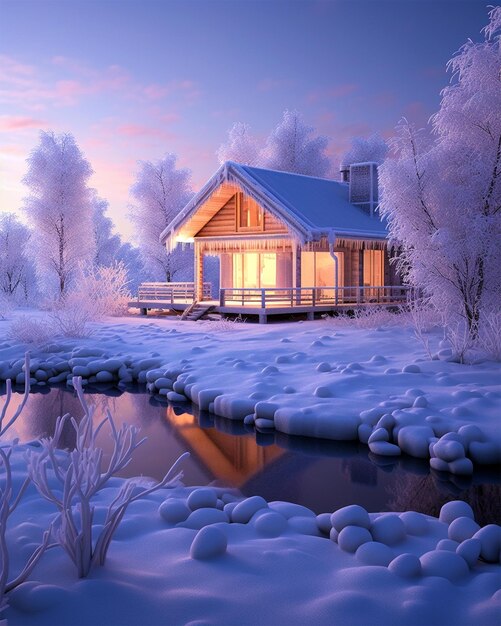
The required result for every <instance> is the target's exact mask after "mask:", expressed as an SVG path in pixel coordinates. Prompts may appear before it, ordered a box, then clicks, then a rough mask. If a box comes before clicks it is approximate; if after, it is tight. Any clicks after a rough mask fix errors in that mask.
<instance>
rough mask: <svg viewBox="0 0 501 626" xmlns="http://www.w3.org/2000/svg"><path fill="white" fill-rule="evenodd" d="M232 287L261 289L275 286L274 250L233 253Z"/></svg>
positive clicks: (275, 264) (275, 260)
mask: <svg viewBox="0 0 501 626" xmlns="http://www.w3.org/2000/svg"><path fill="white" fill-rule="evenodd" d="M232 257H233V287H234V288H235V289H262V288H268V287H276V286H277V255H276V254H275V253H274V252H266V253H259V252H246V253H237V254H233V255H232Z"/></svg>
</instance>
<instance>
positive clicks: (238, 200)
mask: <svg viewBox="0 0 501 626" xmlns="http://www.w3.org/2000/svg"><path fill="white" fill-rule="evenodd" d="M249 199H250V200H252V198H249ZM243 200H244V194H243V193H242V192H241V191H239V192H238V193H237V194H236V224H235V226H236V228H235V231H236V232H242V233H249V232H254V233H262V232H264V211H263V209H262V208H261V207H260V206H259V204H258V203H257V202H256V205H257V207H258V210H259V211H260V213H261V223H260V224H259V225H257V226H241V225H240V223H241V216H242V207H243ZM252 201H253V202H255V200H252Z"/></svg>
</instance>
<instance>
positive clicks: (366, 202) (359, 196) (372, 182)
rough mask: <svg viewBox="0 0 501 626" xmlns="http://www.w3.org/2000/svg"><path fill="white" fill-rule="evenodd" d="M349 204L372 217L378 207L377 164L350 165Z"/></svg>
mask: <svg viewBox="0 0 501 626" xmlns="http://www.w3.org/2000/svg"><path fill="white" fill-rule="evenodd" d="M349 180H350V202H351V203H352V204H356V205H357V206H359V207H361V208H362V209H364V211H366V212H367V213H368V214H369V215H373V214H374V211H375V210H376V207H377V205H378V202H379V199H378V182H377V163H353V164H352V165H350V178H349Z"/></svg>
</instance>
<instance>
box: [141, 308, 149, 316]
mask: <svg viewBox="0 0 501 626" xmlns="http://www.w3.org/2000/svg"><path fill="white" fill-rule="evenodd" d="M139 311H140V315H147V314H148V309H145V308H141V309H139Z"/></svg>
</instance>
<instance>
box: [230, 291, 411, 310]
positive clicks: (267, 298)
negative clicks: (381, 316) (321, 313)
mask: <svg viewBox="0 0 501 626" xmlns="http://www.w3.org/2000/svg"><path fill="white" fill-rule="evenodd" d="M410 289H411V288H410V287H409V286H407V285H398V286H396V285H384V286H381V287H380V286H378V287H372V286H364V287H287V288H278V289H275V288H270V289H228V288H225V289H220V290H219V305H220V306H238V305H240V306H250V307H258V308H261V309H265V308H267V307H280V306H286V307H294V306H307V307H313V308H314V307H317V306H338V305H350V304H353V305H359V304H392V303H400V302H405V301H406V299H407V294H408V292H409V290H410Z"/></svg>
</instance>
